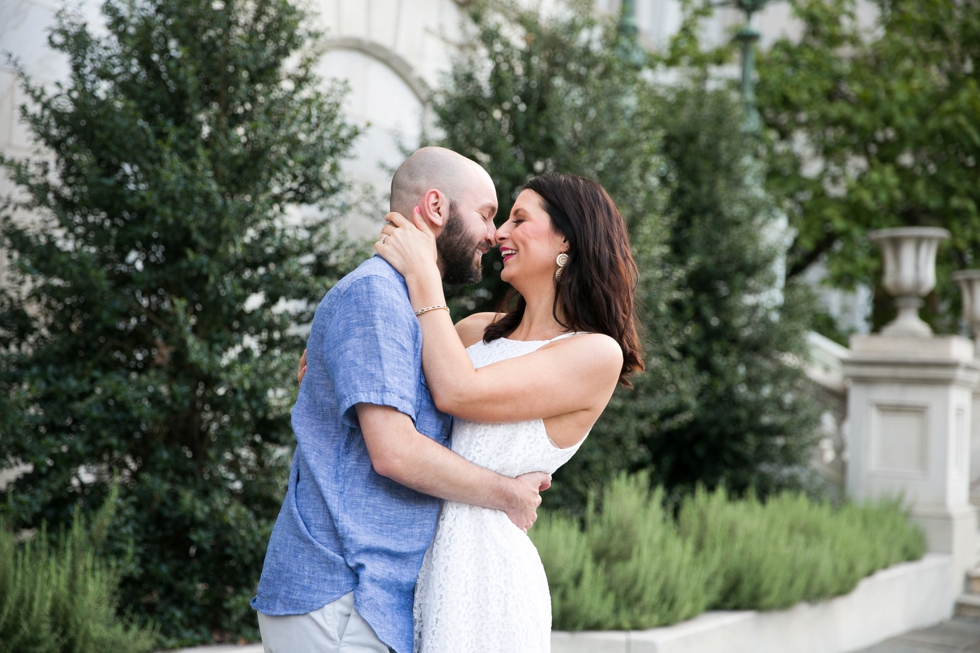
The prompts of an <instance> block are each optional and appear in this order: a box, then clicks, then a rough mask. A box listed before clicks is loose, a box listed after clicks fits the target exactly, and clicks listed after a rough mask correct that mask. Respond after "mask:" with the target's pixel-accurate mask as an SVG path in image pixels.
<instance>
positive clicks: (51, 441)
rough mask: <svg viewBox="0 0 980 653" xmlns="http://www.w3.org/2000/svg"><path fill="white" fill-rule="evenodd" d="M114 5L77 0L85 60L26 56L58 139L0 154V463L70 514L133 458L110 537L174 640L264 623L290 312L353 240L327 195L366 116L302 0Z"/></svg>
mask: <svg viewBox="0 0 980 653" xmlns="http://www.w3.org/2000/svg"><path fill="white" fill-rule="evenodd" d="M103 14H104V16H105V20H106V27H107V30H106V32H105V34H104V35H103V34H102V33H101V32H96V31H93V30H91V29H90V28H89V27H88V26H87V25H85V24H84V23H82V22H81V21H80V20H79V18H77V17H76V16H74V15H72V14H70V13H66V12H62V13H61V14H60V15H59V19H58V22H57V26H56V27H55V28H54V29H53V31H52V33H51V35H50V44H51V47H52V48H54V49H55V50H57V51H60V52H63V53H64V54H66V55H67V57H68V60H69V62H70V75H69V77H68V79H67V81H66V82H64V83H63V84H59V85H58V86H57V87H56V88H54V89H53V90H52V91H50V92H49V91H46V90H45V89H43V88H42V87H40V86H38V85H36V84H33V83H32V82H31V81H30V80H29V79H27V78H26V77H23V76H22V83H23V85H24V88H25V89H26V91H27V92H28V94H29V97H30V100H31V105H30V106H31V107H33V108H24V109H22V117H23V119H24V120H25V121H26V123H27V125H28V126H29V128H30V130H31V132H32V134H33V137H34V138H35V140H36V141H37V143H38V144H39V145H41V146H43V147H44V148H45V150H46V151H47V153H48V154H49V155H50V156H49V157H46V158H45V159H43V160H41V161H40V162H30V161H15V160H11V159H4V160H3V165H4V166H5V169H6V172H7V173H8V174H9V175H10V176H11V177H12V179H13V180H14V182H15V183H16V184H17V187H18V197H19V198H20V200H18V201H14V200H12V199H10V200H8V201H7V202H6V203H5V205H4V207H3V210H2V219H3V222H2V242H0V244H2V246H3V248H5V249H6V250H7V251H8V252H9V256H10V266H9V277H8V283H7V285H6V286H5V287H4V288H2V289H0V433H2V434H3V436H2V438H0V464H2V465H4V466H6V465H9V464H11V463H14V462H23V463H28V464H29V465H31V467H32V468H31V471H30V472H29V473H27V474H26V475H24V476H22V477H20V478H19V479H17V480H16V482H14V483H13V484H12V486H11V489H10V491H9V492H8V494H7V497H6V501H5V503H4V504H3V506H2V513H3V514H4V515H5V516H6V519H7V520H8V521H9V522H10V523H11V524H12V525H13V526H15V527H36V526H37V525H39V524H40V523H41V521H42V520H44V521H46V522H47V523H48V524H49V525H50V526H51V527H52V528H51V530H52V531H57V530H58V529H60V528H61V525H62V524H65V523H66V522H69V521H70V520H71V516H72V514H73V510H74V508H75V507H76V506H78V507H81V509H82V511H83V513H84V512H87V511H91V510H93V509H94V508H96V507H98V506H99V505H100V504H101V502H102V499H103V498H104V497H105V495H106V493H107V491H108V488H109V486H110V485H111V479H112V478H113V477H114V476H116V477H118V478H119V482H120V485H121V491H120V499H119V501H120V506H119V523H120V524H121V526H120V527H119V528H118V529H115V530H114V531H113V532H112V533H111V535H110V543H109V544H107V546H110V548H111V544H112V542H115V547H116V550H117V553H119V552H122V551H123V550H124V548H125V547H126V546H127V543H131V544H132V545H133V549H132V550H133V552H134V557H133V558H132V562H131V564H130V565H129V566H128V567H127V568H126V569H125V570H124V571H125V574H124V576H123V578H122V579H121V586H120V592H121V595H120V603H121V605H122V606H125V607H126V608H128V609H130V610H132V611H134V613H136V615H137V616H140V617H142V618H144V619H146V618H150V619H153V620H155V621H156V622H157V623H158V624H159V626H160V628H161V632H162V636H163V639H164V642H169V643H171V644H173V643H179V642H192V641H205V640H210V639H211V638H212V635H214V636H215V637H221V636H223V635H222V634H223V633H225V634H227V633H236V634H244V635H246V636H248V635H251V636H254V635H255V634H256V633H255V628H254V623H255V622H254V617H253V616H252V614H251V610H250V609H249V607H248V600H249V599H250V597H251V595H252V594H253V592H254V587H255V583H256V581H257V579H258V574H259V570H260V567H261V563H262V559H263V555H264V552H265V546H266V542H267V541H268V535H269V533H270V531H271V525H272V522H273V520H274V518H275V516H276V514H277V511H278V509H279V505H280V500H281V496H282V492H283V489H284V488H283V482H284V478H285V470H286V463H287V462H288V461H287V460H286V456H285V453H286V451H287V447H288V445H289V444H290V443H291V442H292V438H291V431H290V427H289V422H288V408H289V405H290V404H291V399H292V398H293V394H292V392H293V390H292V388H294V387H295V382H294V381H293V380H292V375H293V372H294V367H295V360H296V352H297V351H298V350H300V349H301V347H302V340H301V338H300V337H298V336H297V335H295V334H294V332H293V331H292V330H291V325H293V324H295V323H296V322H302V321H304V320H306V319H309V317H311V313H312V310H313V308H314V307H315V303H316V301H317V300H318V299H319V298H320V297H321V296H322V295H323V294H324V292H325V291H326V290H327V289H328V288H329V287H330V286H331V284H332V283H333V282H334V281H335V280H336V279H337V278H338V277H339V275H341V274H342V272H343V271H344V269H345V266H346V265H347V263H348V261H347V258H346V256H347V255H346V254H345V252H348V251H350V250H349V248H347V247H346V246H345V247H341V245H342V243H341V241H340V240H339V237H338V236H337V235H335V233H334V232H333V230H332V227H331V224H330V221H329V220H326V219H324V217H323V216H324V215H329V210H330V206H331V204H333V205H334V208H336V206H335V205H336V203H337V200H338V198H339V197H341V195H340V194H339V193H340V192H341V191H342V190H343V188H344V184H343V182H342V178H341V176H340V174H339V167H338V166H339V162H340V160H341V159H342V158H343V157H344V156H346V155H347V153H348V152H349V150H350V147H351V143H352V141H353V139H354V138H355V137H356V135H357V133H358V130H357V128H355V127H352V126H350V125H348V124H346V123H345V122H344V121H343V120H342V118H341V117H340V102H341V100H342V96H343V93H344V90H343V88H342V87H340V86H336V85H328V86H326V87H325V90H323V89H324V86H323V84H322V82H321V80H320V79H319V78H318V77H317V76H316V74H315V73H314V71H313V68H314V64H315V57H314V55H313V52H312V49H311V45H312V43H313V40H314V39H315V38H316V34H315V33H314V32H311V31H309V29H308V27H307V24H308V22H307V17H306V15H305V14H304V12H303V11H301V10H299V9H297V8H296V7H295V6H293V5H291V4H290V3H289V2H288V0H257V1H255V2H243V1H241V0H221V1H218V2H215V1H213V0H108V1H107V2H106V4H105V5H104V6H103ZM302 205H308V206H320V207H321V208H322V209H323V211H321V212H319V213H318V214H317V215H316V216H315V217H311V215H312V213H315V212H311V211H309V210H307V211H306V212H305V213H301V212H299V211H298V210H295V209H294V208H293V207H298V206H302ZM17 211H29V212H30V213H31V214H33V215H34V216H37V218H38V220H39V221H38V222H37V223H35V224H23V223H22V222H19V221H18V220H16V219H15V218H14V215H15V212H17ZM324 211H327V212H328V213H324ZM304 216H306V217H304ZM294 300H298V301H294ZM310 300H312V302H311V301H310Z"/></svg>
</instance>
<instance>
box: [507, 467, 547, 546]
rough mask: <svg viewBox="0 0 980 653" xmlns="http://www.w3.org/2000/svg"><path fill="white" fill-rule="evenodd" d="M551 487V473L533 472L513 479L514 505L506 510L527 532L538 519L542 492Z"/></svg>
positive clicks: (518, 525)
mask: <svg viewBox="0 0 980 653" xmlns="http://www.w3.org/2000/svg"><path fill="white" fill-rule="evenodd" d="M549 487H551V474H545V473H544V472H531V473H529V474H522V475H520V476H518V477H517V478H515V479H514V481H513V492H514V496H513V505H512V506H511V507H509V508H508V509H507V510H505V511H504V512H506V513H507V517H508V518H509V519H510V520H511V521H512V522H514V525H515V526H517V527H518V528H519V529H521V530H522V531H524V532H525V533H526V532H527V531H528V529H529V528H531V526H533V525H534V522H535V521H537V519H538V506H540V505H541V492H544V491H545V490H547V489H548V488H549Z"/></svg>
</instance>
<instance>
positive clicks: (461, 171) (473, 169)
mask: <svg viewBox="0 0 980 653" xmlns="http://www.w3.org/2000/svg"><path fill="white" fill-rule="evenodd" d="M485 184H489V185H490V188H491V189H492V188H493V182H492V181H490V176H489V175H488V174H487V172H486V170H484V169H483V168H482V167H480V164H478V163H477V162H476V161H472V160H470V159H467V158H466V157H465V156H463V155H462V154H459V153H457V152H453V151H452V150H447V149H446V148H444V147H423V148H422V149H420V150H416V151H415V152H413V153H412V155H411V156H410V157H408V158H407V159H405V162H404V163H402V164H401V165H400V166H398V170H396V171H395V176H394V177H392V178H391V210H392V211H397V212H398V213H401V214H402V215H405V216H411V215H412V209H413V208H415V207H416V206H417V205H418V204H419V203H420V202H421V201H422V197H423V196H424V195H425V193H426V192H427V191H429V190H432V189H435V190H438V191H440V192H442V193H443V194H444V195H445V196H446V197H447V198H448V199H449V200H450V201H458V199H459V198H460V196H461V195H462V194H463V193H464V192H465V191H466V190H467V189H470V188H472V187H473V186H479V185H485Z"/></svg>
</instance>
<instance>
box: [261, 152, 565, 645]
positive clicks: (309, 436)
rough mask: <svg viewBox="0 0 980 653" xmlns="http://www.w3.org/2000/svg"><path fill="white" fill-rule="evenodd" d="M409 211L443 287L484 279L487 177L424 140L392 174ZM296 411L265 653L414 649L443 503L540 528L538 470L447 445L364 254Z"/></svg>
mask: <svg viewBox="0 0 980 653" xmlns="http://www.w3.org/2000/svg"><path fill="white" fill-rule="evenodd" d="M416 206H418V207H419V208H420V209H421V212H422V216H423V218H424V219H425V220H426V221H428V223H429V225H430V226H431V228H432V230H433V232H434V233H435V234H436V235H437V239H436V244H437V250H438V262H439V269H440V271H441V272H442V275H443V279H444V280H445V281H446V282H447V283H452V284H461V283H474V282H476V281H479V279H480V269H481V265H480V263H481V258H482V255H483V254H484V253H486V252H487V250H488V249H489V248H490V247H491V246H492V245H493V243H494V234H495V229H494V225H493V217H494V214H495V213H496V211H497V194H496V191H495V190H494V187H493V182H492V181H491V180H490V176H489V175H488V174H487V172H486V171H485V170H484V169H483V168H481V167H480V166H479V165H478V164H477V163H475V162H474V161H471V160H469V159H467V158H466V157H463V156H461V155H459V154H457V153H455V152H452V151H450V150H446V149H443V148H437V147H427V148H423V149H421V150H418V151H417V152H415V153H413V154H412V155H411V156H410V157H409V158H408V159H407V160H406V161H405V162H404V163H403V164H402V165H401V166H400V167H399V168H398V170H397V172H395V176H394V178H393V179H392V183H391V210H392V211H397V212H399V213H401V214H402V215H412V210H413V209H414V208H415V207H416ZM307 352H308V353H307V370H306V375H305V376H304V377H303V383H302V385H301V386H300V392H299V397H298V399H297V400H296V405H295V406H294V407H293V413H292V424H293V431H294V432H295V433H296V453H295V455H294V456H293V464H292V468H291V470H290V475H289V488H288V490H287V492H286V498H285V501H284V502H283V506H282V509H281V510H280V512H279V517H278V519H277V520H276V525H275V528H274V529H273V532H272V538H271V539H270V541H269V548H268V550H267V552H266V558H265V564H264V566H263V569H262V577H261V580H260V581H259V587H258V592H257V596H256V597H255V598H254V599H253V600H252V607H254V608H255V609H256V610H257V611H258V613H259V628H260V630H261V632H262V642H263V645H264V648H265V651H266V653H313V652H314V651H316V652H318V653H326V652H333V651H344V652H345V653H355V652H357V653H359V652H367V651H371V652H377V653H388V652H389V651H396V652H397V653H411V651H412V640H413V626H412V603H413V598H414V590H415V580H416V578H417V577H418V573H419V569H420V567H421V565H422V558H423V556H424V555H425V551H426V549H427V548H428V546H429V542H430V541H431V539H432V536H433V533H434V532H435V527H436V519H437V518H438V515H439V507H440V499H447V500H450V501H459V502H462V503H469V504H473V505H477V506H482V507H484V508H491V509H495V510H502V511H504V512H506V513H507V515H508V516H509V517H510V519H511V520H512V521H513V522H514V523H515V524H516V525H517V526H518V527H520V528H524V529H527V528H528V527H530V525H531V524H532V523H533V521H534V519H535V511H536V509H537V507H538V505H539V503H540V501H541V499H540V496H539V490H540V489H541V488H542V487H546V486H547V484H548V483H549V482H550V479H549V478H548V476H547V475H545V474H527V475H525V476H522V477H518V478H516V479H514V478H508V477H505V476H500V475H498V474H496V473H494V472H491V471H489V470H486V469H484V468H482V467H478V466H476V465H474V464H473V463H470V462H468V461H466V460H464V459H463V458H461V457H459V456H457V455H456V454H454V453H453V452H452V451H451V450H450V449H449V448H448V445H449V435H450V431H451V418H450V417H449V416H448V415H446V414H444V413H441V412H439V411H438V410H437V409H436V407H435V404H434V403H433V401H432V397H431V396H430V395H429V390H428V387H427V386H426V383H425V377H424V376H423V375H422V335H421V332H420V329H419V325H418V321H417V319H416V315H415V314H414V311H413V310H412V305H411V303H410V301H409V297H408V289H407V287H406V286H405V281H404V279H403V278H402V277H401V275H399V274H398V272H396V271H395V269H394V268H392V267H391V266H390V265H389V264H388V263H387V262H385V261H384V259H382V258H380V257H378V256H375V257H373V258H371V259H369V260H367V261H365V262H364V263H362V264H361V265H360V266H359V267H358V268H357V269H356V270H355V271H354V272H352V273H350V274H349V275H347V276H346V277H344V278H343V279H342V280H341V281H340V282H339V283H337V285H336V286H334V287H333V288H332V289H331V290H330V292H328V293H327V294H326V297H324V298H323V301H321V302H320V305H319V307H318V308H317V310H316V315H315V317H314V318H313V325H312V328H311V330H310V336H309V340H308V342H307Z"/></svg>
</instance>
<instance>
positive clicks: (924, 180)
mask: <svg viewBox="0 0 980 653" xmlns="http://www.w3.org/2000/svg"><path fill="white" fill-rule="evenodd" d="M792 4H793V9H794V13H795V15H796V16H797V18H799V19H800V21H801V23H802V26H803V34H802V38H800V39H798V40H793V41H791V40H788V39H783V40H780V41H778V42H777V43H776V44H775V45H774V46H773V47H772V48H771V49H770V50H769V51H768V52H766V53H763V54H762V55H761V57H760V61H759V78H760V83H759V87H758V97H759V104H760V110H761V112H762V116H763V119H764V121H765V125H766V128H767V132H768V135H769V138H770V141H769V145H770V151H771V156H770V159H769V160H770V165H769V175H768V176H769V184H770V187H771V188H773V189H774V190H775V192H776V193H777V194H778V195H779V196H780V197H781V198H784V199H785V202H786V208H787V211H788V213H789V216H790V221H791V224H792V226H793V228H794V229H795V230H796V232H797V235H796V238H795V240H794V242H793V245H792V247H791V248H790V250H789V274H790V276H794V275H796V274H799V273H801V272H803V271H804V270H805V269H806V268H807V266H808V265H810V264H811V263H813V262H814V261H817V260H825V261H826V264H827V266H828V268H829V272H830V281H831V282H832V283H835V284H837V285H840V286H843V287H849V286H851V285H853V284H855V283H858V282H863V283H868V284H871V285H874V279H875V277H876V276H878V275H877V271H878V265H879V261H880V257H879V255H878V252H877V251H876V250H875V248H874V247H873V246H871V245H870V244H869V243H868V242H867V240H866V235H867V232H868V231H869V230H871V229H875V228H882V227H896V226H906V225H922V226H941V227H945V228H947V229H949V230H950V231H951V232H952V239H951V240H950V241H949V242H948V243H946V244H944V245H943V246H942V247H941V249H940V256H939V262H938V273H939V280H940V282H939V284H938V286H937V289H936V292H935V293H934V294H933V295H932V296H931V297H930V298H929V299H928V304H927V310H926V311H925V312H924V314H923V317H924V318H925V319H927V320H929V321H931V322H932V323H933V326H934V327H936V328H937V329H939V330H940V331H943V332H951V331H953V332H955V331H956V329H957V324H956V319H955V316H956V315H958V311H956V310H955V308H956V306H958V303H959V297H958V292H957V289H956V287H955V285H954V284H952V283H950V282H949V281H948V278H949V277H948V273H949V272H950V271H953V270H957V269H963V268H975V267H978V266H980V259H978V253H980V185H978V184H977V180H978V179H980V67H978V66H977V62H978V61H980V2H978V0H876V1H875V3H874V4H875V8H876V9H877V14H878V15H877V17H876V20H875V23H874V25H866V24H865V25H862V24H861V21H859V20H858V16H857V11H856V3H855V2H854V0H796V1H795V2H793V3H792ZM877 296H878V297H879V298H881V299H880V300H878V301H876V305H875V310H874V315H873V321H874V323H875V326H880V325H881V324H882V323H884V322H885V321H887V320H888V319H890V318H891V316H892V314H893V309H892V308H891V306H890V302H889V301H888V300H887V299H886V295H885V293H883V292H880V293H877ZM950 309H953V310H950Z"/></svg>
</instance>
